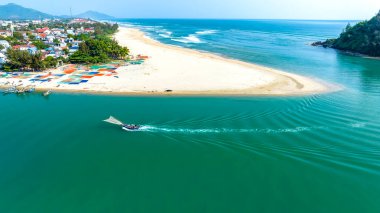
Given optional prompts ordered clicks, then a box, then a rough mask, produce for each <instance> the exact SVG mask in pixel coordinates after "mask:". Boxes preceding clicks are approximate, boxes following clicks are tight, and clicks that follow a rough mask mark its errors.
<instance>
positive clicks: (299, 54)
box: [0, 19, 380, 213]
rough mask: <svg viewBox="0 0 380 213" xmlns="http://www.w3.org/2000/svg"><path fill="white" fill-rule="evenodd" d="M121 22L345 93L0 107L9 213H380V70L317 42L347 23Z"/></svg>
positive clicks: (0, 181) (60, 99) (2, 192)
mask: <svg viewBox="0 0 380 213" xmlns="http://www.w3.org/2000/svg"><path fill="white" fill-rule="evenodd" d="M117 21H118V22H120V23H122V24H124V25H127V26H131V25H133V26H134V27H138V28H140V29H142V30H143V31H145V32H146V33H147V35H148V36H150V37H152V38H154V39H157V40H159V41H161V42H164V43H167V44H171V45H178V46H183V47H187V48H193V49H197V50H201V51H207V52H213V53H216V54H220V55H223V56H226V57H230V58H235V59H239V60H243V61H247V62H252V63H257V64H261V65H264V66H268V67H273V68H278V69H281V70H284V71H288V72H293V73H297V74H302V75H305V76H309V77H313V78H318V79H322V80H324V81H327V82H331V83H334V84H339V85H341V86H342V87H343V88H344V89H343V90H342V91H339V92H334V93H329V94H322V95H312V96H305V97H122V96H102V95H84V94H53V95H51V96H50V97H48V98H44V97H42V96H41V95H40V94H33V95H26V96H14V95H7V96H0V106H1V110H0V174H1V175H0V212H7V213H8V212H380V130H379V127H380V60H375V59H367V58H361V57H353V56H350V55H346V54H344V53H341V52H338V51H335V50H331V49H324V48H318V47H311V46H310V45H309V44H310V43H311V42H313V41H318V40H323V39H327V38H333V37H336V36H338V35H339V33H340V32H341V31H342V29H343V28H344V27H345V25H346V24H347V23H348V22H349V21H290V20H288V21H287V20H283V21H279V20H149V19H144V20H130V19H129V20H117ZM350 22H351V23H353V22H355V21H350ZM109 115H113V116H115V117H117V118H119V119H121V120H122V121H124V122H128V123H138V124H142V125H144V128H143V130H141V131H137V132H126V131H122V130H121V129H120V128H118V127H116V126H112V125H110V124H107V123H104V122H102V120H103V119H105V118H107V117H108V116H109Z"/></svg>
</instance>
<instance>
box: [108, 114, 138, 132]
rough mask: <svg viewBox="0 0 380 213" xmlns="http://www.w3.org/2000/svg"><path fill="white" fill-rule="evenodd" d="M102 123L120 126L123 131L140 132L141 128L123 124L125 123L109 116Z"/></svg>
mask: <svg viewBox="0 0 380 213" xmlns="http://www.w3.org/2000/svg"><path fill="white" fill-rule="evenodd" d="M104 121H105V122H107V123H111V124H115V125H118V126H121V128H122V129H123V130H125V131H137V130H140V129H141V128H142V126H140V125H136V124H125V123H123V122H121V121H119V120H118V119H116V118H114V117H112V116H110V117H109V118H108V119H106V120H104Z"/></svg>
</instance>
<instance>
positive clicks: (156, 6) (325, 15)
mask: <svg viewBox="0 0 380 213" xmlns="http://www.w3.org/2000/svg"><path fill="white" fill-rule="evenodd" d="M7 3H16V4H19V5H22V6H25V7H29V8H33V9H37V10H40V11H42V12H45V13H49V14H53V15H69V14H70V7H71V8H72V11H73V14H79V13H82V12H85V11H87V10H95V11H99V12H103V13H106V14H109V15H112V16H114V17H118V18H224V19H313V20H364V19H369V18H371V17H372V16H374V15H375V14H377V12H378V11H379V10H380V0H11V1H9V0H0V5H2V4H7Z"/></svg>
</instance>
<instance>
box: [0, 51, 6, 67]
mask: <svg viewBox="0 0 380 213" xmlns="http://www.w3.org/2000/svg"><path fill="white" fill-rule="evenodd" d="M6 61H7V56H6V55H5V54H4V53H0V67H1V66H2V64H4V63H5V62H6Z"/></svg>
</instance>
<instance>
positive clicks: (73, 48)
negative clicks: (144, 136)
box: [0, 18, 148, 95]
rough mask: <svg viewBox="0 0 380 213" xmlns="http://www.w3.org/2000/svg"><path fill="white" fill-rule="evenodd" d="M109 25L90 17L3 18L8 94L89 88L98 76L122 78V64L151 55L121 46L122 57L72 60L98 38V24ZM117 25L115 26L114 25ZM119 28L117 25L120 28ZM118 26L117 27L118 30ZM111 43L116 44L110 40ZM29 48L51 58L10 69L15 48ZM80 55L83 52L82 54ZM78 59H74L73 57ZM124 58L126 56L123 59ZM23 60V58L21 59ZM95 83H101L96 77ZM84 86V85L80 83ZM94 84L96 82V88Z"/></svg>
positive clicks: (0, 38) (0, 52)
mask: <svg viewBox="0 0 380 213" xmlns="http://www.w3.org/2000/svg"><path fill="white" fill-rule="evenodd" d="M103 25H106V26H107V25H108V23H105V24H104V23H100V22H96V21H93V20H90V19H80V18H76V19H71V20H59V19H57V20H29V21H6V20H3V21H1V20H0V29H1V30H0V87H2V88H3V89H5V90H4V91H3V92H4V94H9V93H16V94H25V93H30V92H34V91H36V90H42V91H45V92H44V95H48V94H50V93H51V90H52V89H54V88H56V89H58V88H59V89H63V88H65V89H67V90H87V89H89V88H90V87H89V86H86V84H87V83H88V82H89V81H91V79H95V78H107V77H108V78H114V79H118V78H119V76H118V72H117V70H118V68H120V67H126V66H128V65H141V64H142V63H144V61H145V60H146V59H147V58H148V57H147V56H141V55H138V56H131V55H129V54H127V53H128V52H127V49H126V48H125V49H121V50H122V53H120V54H121V55H120V56H118V57H115V58H117V59H118V60H104V61H100V62H103V63H96V62H94V63H91V62H92V61H90V62H87V61H81V60H79V62H78V63H75V64H73V63H71V62H72V61H73V60H74V59H75V58H76V57H75V53H77V52H78V51H79V49H80V45H81V43H84V45H86V44H85V43H86V42H85V40H86V38H87V40H88V39H95V38H96V36H97V34H96V33H97V32H95V31H97V30H98V29H97V27H99V26H101V27H100V28H102V27H103ZM112 27H114V26H112ZM116 29H117V28H116ZM115 31H116V30H113V31H112V33H114V32H115ZM112 33H108V34H105V33H99V32H98V34H100V35H101V36H104V35H107V36H110V35H111V34H112ZM108 45H114V44H112V43H109V44H108ZM12 50H14V51H18V52H26V53H28V54H29V55H30V56H31V57H33V56H36V55H38V57H39V60H41V62H45V61H47V62H49V63H47V64H49V65H46V66H45V67H44V68H45V69H42V67H41V68H40V69H33V70H31V68H30V67H28V68H27V70H24V69H25V68H24V67H22V68H18V69H11V70H10V69H9V67H7V65H8V64H10V63H9V61H10V60H11V59H9V58H8V55H10V54H11V51H12ZM79 55H80V54H79ZM70 57H72V58H74V59H72V58H70ZM120 59H123V60H120ZM20 60H22V59H20ZM94 84H101V81H99V80H98V81H96V80H95V83H94ZM78 86H80V87H78ZM93 87H94V86H92V88H93Z"/></svg>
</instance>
